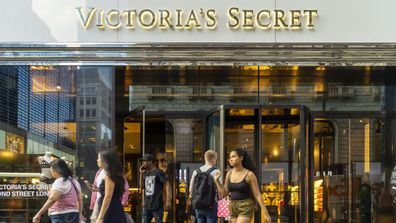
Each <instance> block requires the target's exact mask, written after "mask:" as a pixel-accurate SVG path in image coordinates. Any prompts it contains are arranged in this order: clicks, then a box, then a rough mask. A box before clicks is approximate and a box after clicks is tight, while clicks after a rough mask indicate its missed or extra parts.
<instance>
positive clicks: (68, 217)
mask: <svg viewBox="0 0 396 223" xmlns="http://www.w3.org/2000/svg"><path fill="white" fill-rule="evenodd" d="M50 218H51V223H80V213H78V212H70V213H65V214H55V215H50Z"/></svg>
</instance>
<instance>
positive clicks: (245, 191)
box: [228, 172, 251, 200]
mask: <svg viewBox="0 0 396 223" xmlns="http://www.w3.org/2000/svg"><path fill="white" fill-rule="evenodd" d="M248 174H249V172H248V173H247V174H246V175H245V177H244V178H243V180H242V181H241V182H239V183H231V174H230V179H228V190H229V191H230V192H231V200H245V199H249V198H251V192H250V186H249V184H248V183H247V182H246V176H247V175H248Z"/></svg>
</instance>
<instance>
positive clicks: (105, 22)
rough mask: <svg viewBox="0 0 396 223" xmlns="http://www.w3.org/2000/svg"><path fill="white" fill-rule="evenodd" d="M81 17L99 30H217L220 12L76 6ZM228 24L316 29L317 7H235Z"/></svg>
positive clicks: (239, 27)
mask: <svg viewBox="0 0 396 223" xmlns="http://www.w3.org/2000/svg"><path fill="white" fill-rule="evenodd" d="M76 11H77V14H78V17H79V20H80V22H81V24H82V26H83V27H84V28H85V29H89V28H92V27H94V26H96V27H97V28H98V29H106V28H109V29H120V28H122V27H124V28H127V29H130V30H134V29H136V28H140V29H171V30H173V29H177V30H191V29H196V30H201V29H204V28H205V29H208V30H215V29H216V27H217V26H218V15H217V12H216V10H215V9H208V10H204V9H199V10H193V9H191V10H189V11H186V10H182V9H176V10H174V11H170V10H167V9H159V10H157V11H154V10H151V9H142V10H137V9H128V10H124V11H120V10H116V9H113V10H110V11H105V10H101V9H96V8H89V9H83V8H81V7H79V8H76ZM227 16H228V18H227V19H228V21H227V23H226V25H227V26H228V28H230V29H232V30H249V29H250V30H251V29H262V30H268V29H272V28H273V29H304V28H306V29H313V28H315V17H316V16H318V11H317V10H311V9H306V10H286V11H285V10H280V9H275V10H268V9H261V10H251V9H240V8H237V7H232V8H230V9H229V10H228V11H227Z"/></svg>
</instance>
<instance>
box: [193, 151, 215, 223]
mask: <svg viewBox="0 0 396 223" xmlns="http://www.w3.org/2000/svg"><path fill="white" fill-rule="evenodd" d="M216 163H217V153H216V152H215V151H213V150H208V151H206V152H205V165H203V166H201V167H200V168H199V170H200V171H199V172H201V173H204V172H207V173H209V174H210V175H211V176H212V179H214V176H215V174H216V173H219V172H220V170H219V169H217V168H216ZM197 174H198V171H197V170H194V172H193V174H192V176H191V181H190V187H189V192H190V197H191V196H192V194H193V192H194V191H193V188H194V179H195V177H196V176H197ZM220 181H222V180H221V179H220ZM213 182H214V181H213ZM216 192H217V191H216ZM216 194H218V193H216ZM218 198H219V195H217V196H215V198H214V201H213V207H208V208H202V209H197V208H195V214H196V218H197V221H198V223H201V222H206V223H215V222H217V200H218ZM193 208H194V207H193Z"/></svg>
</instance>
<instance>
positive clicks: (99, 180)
mask: <svg viewBox="0 0 396 223" xmlns="http://www.w3.org/2000/svg"><path fill="white" fill-rule="evenodd" d="M105 177H106V173H105V170H104V169H102V170H101V171H100V172H99V175H98V176H97V177H96V180H95V186H96V187H97V188H99V186H100V184H101V183H102V181H103V180H104V178H105ZM100 196H101V195H100V193H99V192H98V194H97V196H96V201H98V200H99V198H100Z"/></svg>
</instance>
